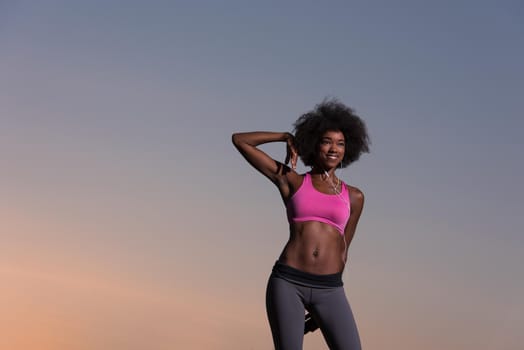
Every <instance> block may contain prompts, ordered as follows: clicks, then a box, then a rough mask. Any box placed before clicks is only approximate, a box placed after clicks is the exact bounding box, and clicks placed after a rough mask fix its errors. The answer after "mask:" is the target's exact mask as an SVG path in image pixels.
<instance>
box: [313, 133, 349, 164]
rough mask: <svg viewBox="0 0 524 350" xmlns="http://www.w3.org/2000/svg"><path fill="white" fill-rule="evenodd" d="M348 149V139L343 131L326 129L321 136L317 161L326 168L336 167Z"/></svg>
mask: <svg viewBox="0 0 524 350" xmlns="http://www.w3.org/2000/svg"><path fill="white" fill-rule="evenodd" d="M345 151H346V139H345V137H344V134H343V133H342V132H341V131H326V132H325V133H324V134H323V135H322V137H321V138H320V143H319V145H318V154H317V162H318V165H319V166H321V167H322V168H323V169H324V170H329V169H332V168H336V167H337V166H338V165H339V164H340V162H342V159H344V153H345Z"/></svg>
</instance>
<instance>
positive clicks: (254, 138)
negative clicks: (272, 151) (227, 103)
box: [232, 131, 298, 186]
mask: <svg viewBox="0 0 524 350" xmlns="http://www.w3.org/2000/svg"><path fill="white" fill-rule="evenodd" d="M293 140H294V137H293V135H292V134H290V133H288V132H266V131H255V132H242V133H235V134H233V136H232V141H233V144H234V145H235V147H236V148H237V149H238V151H239V152H240V153H241V154H242V155H243V156H244V158H246V160H247V161H248V162H249V164H251V165H252V166H253V167H254V168H255V169H257V170H258V171H260V172H261V173H262V174H264V175H265V176H266V177H268V178H269V179H270V180H271V181H272V182H273V183H275V184H277V186H278V185H279V183H281V180H282V178H283V177H286V174H287V173H289V170H290V169H289V168H288V167H286V166H285V165H284V164H282V163H281V162H278V161H276V160H274V159H273V158H271V157H270V156H268V155H267V154H266V153H265V152H263V151H261V150H260V149H258V148H257V146H258V145H261V144H264V143H268V142H285V143H286V145H287V155H286V160H285V163H288V162H289V161H291V166H292V168H293V169H295V167H296V164H297V158H298V156H297V151H296V149H295V146H294V144H293ZM293 173H294V171H293Z"/></svg>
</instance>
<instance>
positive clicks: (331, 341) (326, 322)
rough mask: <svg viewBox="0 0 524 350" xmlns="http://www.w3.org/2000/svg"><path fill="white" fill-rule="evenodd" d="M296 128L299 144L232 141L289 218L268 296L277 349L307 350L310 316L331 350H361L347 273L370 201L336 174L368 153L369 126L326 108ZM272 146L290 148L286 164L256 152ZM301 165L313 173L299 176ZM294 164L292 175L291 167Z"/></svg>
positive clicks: (269, 135) (239, 137)
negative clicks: (344, 275) (344, 279)
mask: <svg viewBox="0 0 524 350" xmlns="http://www.w3.org/2000/svg"><path fill="white" fill-rule="evenodd" d="M294 127H295V130H294V131H295V136H293V135H292V134H290V133H286V132H246V133H235V134H233V143H234V145H235V146H236V148H237V149H238V150H239V152H240V153H241V154H242V155H243V156H244V157H245V158H246V160H247V161H248V162H249V163H250V164H251V165H252V166H253V167H255V168H256V169H257V170H258V171H260V172H261V173H262V174H264V175H265V176H266V177H268V178H269V179H270V180H271V182H273V183H274V184H275V185H276V186H277V188H278V190H279V191H280V195H281V197H282V200H283V201H284V204H285V205H286V210H287V218H288V221H289V240H288V242H287V244H286V245H285V247H284V249H283V251H282V254H281V255H280V257H279V258H278V260H277V262H276V263H275V265H274V267H273V271H272V274H271V276H270V278H269V282H268V285H267V293H266V308H267V316H268V319H269V324H270V326H271V332H272V335H273V343H274V345H275V348H276V349H277V350H280V349H284V350H293V349H302V342H303V337H304V333H305V330H304V313H305V310H307V311H308V312H309V314H308V315H306V318H310V321H308V322H307V324H306V327H310V324H309V323H311V322H314V323H315V324H316V325H318V326H319V327H320V330H321V331H322V334H323V335H324V338H325V340H326V342H327V344H328V346H329V348H330V349H344V350H356V349H360V348H361V346H360V339H359V335H358V331H357V327H356V324H355V321H354V318H353V314H352V311H351V308H350V306H349V303H348V301H347V299H346V296H345V293H344V289H343V286H342V285H343V284H342V271H343V270H344V266H345V264H346V260H347V256H348V248H349V245H350V244H351V241H352V239H353V236H354V235H355V229H356V227H357V223H358V220H359V217H360V214H361V212H362V208H363V205H364V195H363V193H362V192H361V191H360V190H359V189H358V188H356V187H353V186H349V185H347V184H345V183H344V182H343V181H342V180H340V178H338V177H337V175H336V174H335V170H336V169H337V168H344V167H346V166H348V165H349V164H350V163H352V162H354V161H356V160H357V159H358V158H359V157H360V155H361V154H362V153H363V152H369V143H370V142H369V138H368V134H367V130H366V126H365V124H364V122H363V121H362V120H361V119H360V118H359V117H358V116H357V115H356V114H355V113H354V111H353V110H352V109H351V108H349V107H347V106H345V105H344V104H342V103H340V102H338V101H337V100H326V101H324V102H322V103H320V104H319V105H317V106H316V107H315V109H314V110H312V111H310V112H308V113H306V114H304V115H302V116H301V117H300V118H299V119H298V120H297V121H296V122H295V124H294ZM268 142H285V143H286V145H287V155H286V160H285V162H284V163H280V162H278V161H276V160H274V159H272V158H271V157H269V156H268V155H267V154H266V153H264V152H263V151H261V150H260V149H259V148H258V146H259V145H261V144H264V143H268ZM298 157H300V158H301V160H302V161H303V163H304V164H305V165H306V166H310V167H311V171H309V172H307V173H305V174H298V173H297V172H296V171H295V169H296V164H297V159H298ZM289 162H290V163H291V167H289V166H287V165H286V164H288V163H289ZM312 328H315V327H312ZM310 329H311V328H310ZM306 331H307V330H306Z"/></svg>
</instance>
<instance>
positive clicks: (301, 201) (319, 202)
mask: <svg viewBox="0 0 524 350" xmlns="http://www.w3.org/2000/svg"><path fill="white" fill-rule="evenodd" d="M286 209H287V219H288V221H289V223H292V222H304V221H320V222H323V223H326V224H329V225H331V226H334V227H335V228H336V229H337V230H338V232H340V234H342V235H343V234H344V228H345V227H346V223H347V222H348V220H349V212H350V201H349V193H348V190H347V187H346V185H345V184H344V183H342V191H341V193H340V194H339V195H337V194H326V193H322V192H320V191H318V190H317V189H316V188H315V187H313V183H312V182H311V175H310V174H309V173H306V175H305V176H304V180H303V182H302V185H301V186H300V187H299V188H298V190H297V191H296V192H295V193H294V194H293V196H291V198H290V199H289V201H288V202H287V204H286Z"/></svg>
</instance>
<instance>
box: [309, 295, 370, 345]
mask: <svg viewBox="0 0 524 350" xmlns="http://www.w3.org/2000/svg"><path fill="white" fill-rule="evenodd" d="M311 313H312V315H313V317H315V320H316V321H317V323H318V325H319V327H320V330H321V331H322V334H323V335H324V338H325V339H326V342H327V344H328V346H329V348H330V349H334V350H335V349H340V350H341V349H344V350H360V349H361V345H360V337H359V334H358V329H357V325H356V323H355V319H354V317H353V312H352V310H351V307H350V306H349V303H348V300H347V298H346V294H345V292H344V288H342V287H337V288H329V289H314V290H313V298H312V304H311Z"/></svg>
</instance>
